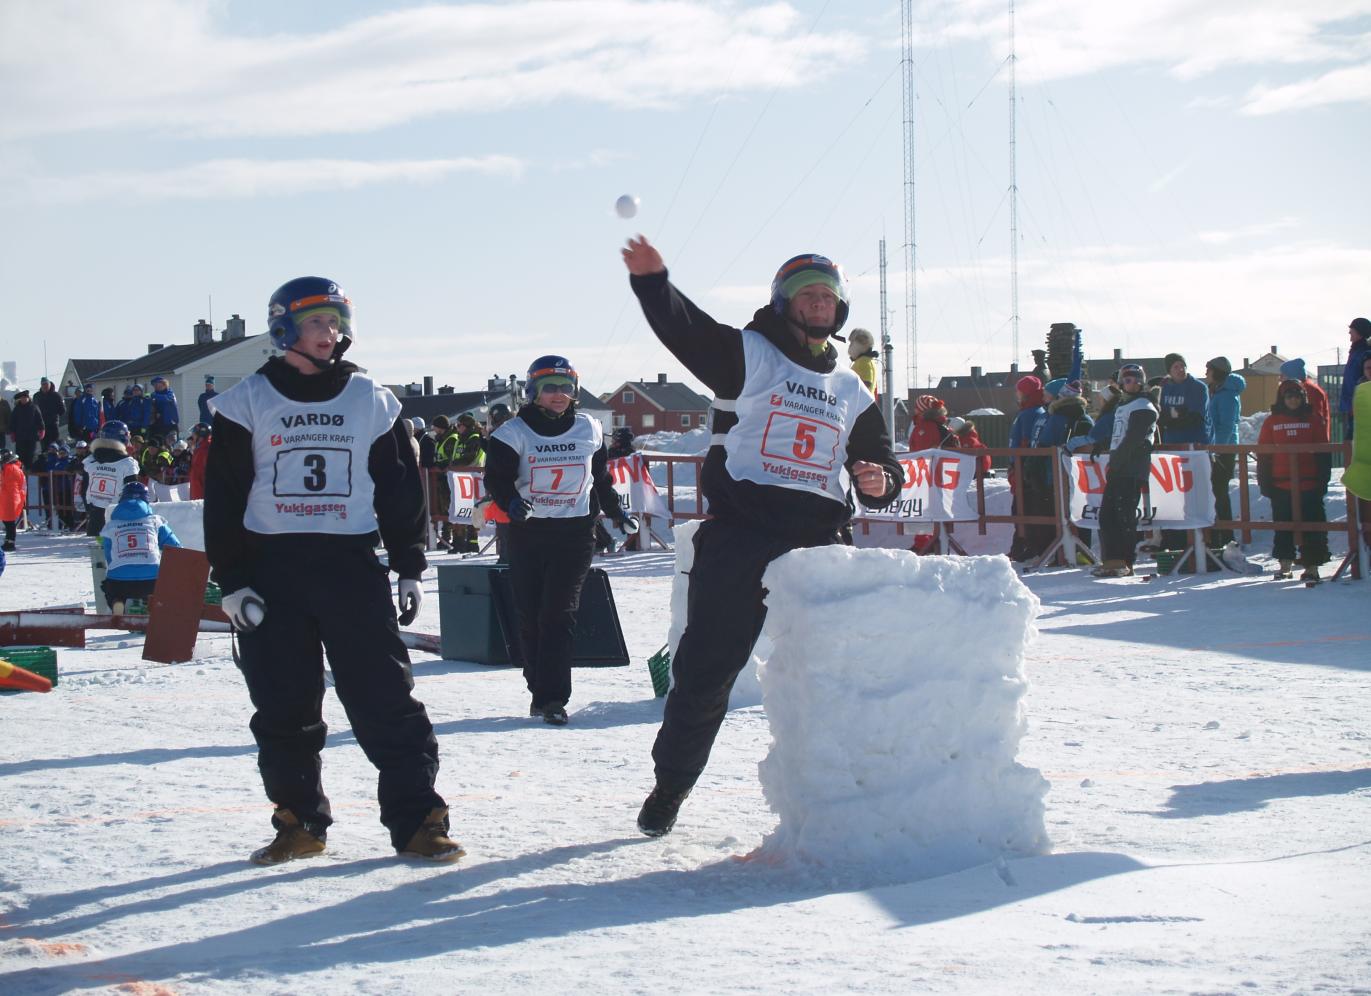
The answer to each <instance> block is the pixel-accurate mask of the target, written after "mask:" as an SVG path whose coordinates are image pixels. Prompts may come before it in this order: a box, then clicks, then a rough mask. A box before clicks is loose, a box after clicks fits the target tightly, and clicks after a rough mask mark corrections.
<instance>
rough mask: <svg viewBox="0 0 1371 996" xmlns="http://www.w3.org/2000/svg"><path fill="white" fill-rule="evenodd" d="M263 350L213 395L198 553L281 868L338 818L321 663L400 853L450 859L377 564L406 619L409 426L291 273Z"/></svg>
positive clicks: (330, 302) (414, 551)
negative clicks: (226, 638)
mask: <svg viewBox="0 0 1371 996" xmlns="http://www.w3.org/2000/svg"><path fill="white" fill-rule="evenodd" d="M267 312H268V313H267V322H268V326H267V328H268V331H269V332H270V334H271V339H272V344H273V345H274V346H275V347H276V348H277V349H279V350H281V351H282V353H283V355H282V356H277V357H272V358H271V359H270V360H268V361H267V362H266V364H265V365H263V366H262V367H261V368H260V369H259V370H258V371H257V372H256V373H254V374H252V375H251V376H249V377H247V378H246V379H244V380H243V381H241V382H240V383H238V384H236V385H234V386H233V387H232V388H230V389H229V390H227V391H225V392H223V393H222V394H219V395H217V396H216V397H215V398H213V399H211V400H210V402H209V404H210V408H211V410H212V411H213V412H214V423H213V432H212V436H211V442H210V452H209V459H208V462H207V464H206V466H205V513H204V522H205V552H206V553H207V555H208V556H209V561H210V564H211V566H212V567H213V570H214V579H215V581H216V582H218V584H219V586H220V587H221V588H222V589H223V592H224V611H225V612H226V613H227V614H228V616H229V619H230V620H231V622H232V623H233V626H234V629H235V631H236V632H237V633H238V638H239V641H240V644H241V663H240V667H241V669H242V672H243V677H244V679H245V680H246V682H247V686H248V694H249V695H250V696H251V698H252V704H253V706H254V707H255V709H256V712H255V713H254V715H253V717H252V722H251V729H252V734H253V737H254V738H255V739H256V741H257V749H258V757H257V765H258V768H259V770H260V771H261V773H262V781H263V784H264V785H265V787H266V794H267V797H268V798H269V799H270V800H271V801H272V802H273V803H274V804H275V807H276V808H275V812H274V814H273V815H272V825H273V826H274V827H275V829H276V839H275V840H273V841H272V842H271V843H270V844H268V845H267V846H265V847H263V848H261V849H259V850H257V851H255V852H254V853H253V855H252V860H253V861H254V862H255V863H257V864H278V863H280V862H282V861H289V860H292V859H294V858H305V857H311V856H313V855H316V854H319V853H320V852H322V851H323V850H324V838H325V835H326V832H327V830H328V827H329V825H330V824H331V823H332V822H333V815H332V810H331V808H330V805H329V800H328V796H326V795H325V794H324V787H323V782H322V779H321V777H320V757H319V752H320V751H321V750H322V748H323V746H324V738H325V734H326V733H327V727H326V726H325V725H324V720H323V716H322V711H321V710H322V706H323V698H324V669H323V657H324V655H325V654H327V656H328V661H329V667H330V669H331V670H332V672H333V679H334V688H335V689H336V691H337V693H338V698H339V700H340V701H341V702H342V703H343V707H344V708H345V709H346V710H347V715H348V720H349V721H350V722H351V724H352V732H353V734H354V735H355V736H356V737H357V742H358V744H360V745H361V747H362V750H363V751H364V752H365V753H366V756H367V759H368V760H369V761H371V763H372V764H373V765H375V766H376V767H377V768H378V769H379V771H380V777H379V779H378V781H377V796H378V799H379V801H380V805H381V822H382V823H383V824H384V825H385V826H386V828H387V829H388V830H389V831H390V839H391V843H392V844H393V845H394V847H395V849H396V851H398V852H399V853H400V854H402V855H407V856H414V857H421V858H426V859H429V860H434V861H454V860H456V859H457V858H459V857H461V856H462V854H463V853H464V852H463V850H462V848H461V845H459V844H458V843H456V842H455V841H453V840H451V839H450V838H449V837H448V835H447V830H448V810H447V805H446V804H445V803H444V802H443V800H442V798H441V797H440V796H439V795H438V793H437V792H436V791H435V790H434V783H435V781H436V779H437V774H438V743H437V740H436V739H435V737H434V735H433V726H432V724H431V723H430V722H429V718H428V714H427V712H425V710H424V707H423V704H422V703H420V702H418V701H417V700H416V699H415V698H414V696H413V695H412V694H411V693H412V692H413V690H414V678H413V675H412V674H411V673H410V667H409V655H408V653H407V651H406V650H405V646H404V643H403V642H401V640H400V633H399V628H398V626H397V624H396V616H395V606H394V605H393V603H392V602H391V593H390V580H389V578H388V577H387V569H386V567H385V566H384V565H382V564H381V562H380V561H379V560H378V559H377V557H376V553H375V546H376V542H377V538H378V534H379V538H380V540H381V542H383V543H384V544H385V548H386V553H387V555H388V559H389V562H390V568H389V569H390V570H393V571H395V572H396V573H397V574H398V575H399V576H400V600H401V603H402V606H403V608H404V612H403V613H402V615H401V617H400V622H402V623H405V624H408V623H410V622H412V621H413V619H414V616H415V614H416V613H417V612H418V609H419V602H420V601H421V599H422V589H421V588H420V585H419V578H420V575H421V574H422V573H423V570H424V568H425V567H426V566H427V564H426V562H425V559H424V552H423V550H424V530H425V525H426V520H427V516H428V512H427V509H426V508H425V505H424V492H423V488H422V484H421V482H420V478H419V470H418V466H417V464H416V461H415V457H414V448H413V447H412V446H411V445H410V441H409V436H410V429H409V423H408V422H407V421H405V420H404V419H402V418H400V417H399V414H400V404H399V402H398V401H397V400H396V399H395V396H394V395H393V394H391V393H390V391H388V390H386V389H385V388H384V387H382V386H381V385H380V384H377V383H376V382H375V381H373V380H371V378H369V377H366V376H365V375H363V374H361V373H359V372H358V370H357V367H356V366H354V365H353V364H351V363H348V362H347V361H345V360H343V359H342V355H343V352H344V351H345V350H346V349H347V348H348V347H349V346H350V345H351V344H352V339H353V325H352V302H351V301H349V300H348V297H347V295H346V294H344V293H343V291H342V289H341V288H339V287H338V285H337V284H335V283H333V282H332V281H330V280H327V279H324V278H322V277H300V278H298V279H296V280H292V281H290V282H289V283H286V284H284V285H282V286H281V287H280V288H279V289H278V290H277V291H276V293H275V294H273V295H272V297H271V301H270V302H269V304H268V309H267Z"/></svg>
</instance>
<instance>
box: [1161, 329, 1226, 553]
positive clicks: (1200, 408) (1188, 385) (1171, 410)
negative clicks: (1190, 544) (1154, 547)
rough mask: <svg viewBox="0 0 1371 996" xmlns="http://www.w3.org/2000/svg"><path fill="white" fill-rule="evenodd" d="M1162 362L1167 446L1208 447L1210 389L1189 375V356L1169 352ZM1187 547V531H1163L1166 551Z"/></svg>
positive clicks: (1162, 401) (1210, 429) (1165, 439)
mask: <svg viewBox="0 0 1371 996" xmlns="http://www.w3.org/2000/svg"><path fill="white" fill-rule="evenodd" d="M1162 362H1163V363H1164V364H1165V365H1166V378H1165V379H1164V380H1163V381H1162V384H1161V388H1162V400H1161V415H1160V417H1159V418H1158V421H1157V425H1158V427H1159V428H1160V429H1161V434H1162V443H1163V444H1164V445H1166V446H1179V445H1182V444H1187V443H1189V444H1192V445H1207V444H1208V443H1209V442H1210V441H1211V440H1212V438H1213V426H1212V425H1211V424H1210V422H1209V388H1207V387H1205V386H1204V384H1203V382H1201V381H1198V380H1196V379H1195V378H1194V377H1192V376H1191V375H1190V374H1189V373H1187V372H1186V363H1185V357H1184V356H1182V355H1181V354H1180V353H1167V354H1166V358H1165V359H1164V360H1163V361H1162ZM1185 544H1186V535H1185V530H1183V529H1163V530H1162V546H1163V548H1164V549H1167V550H1179V549H1181V548H1182V547H1184V546H1185Z"/></svg>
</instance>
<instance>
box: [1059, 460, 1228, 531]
mask: <svg viewBox="0 0 1371 996" xmlns="http://www.w3.org/2000/svg"><path fill="white" fill-rule="evenodd" d="M1108 468H1109V457H1107V456H1103V457H1094V458H1091V457H1089V456H1078V455H1074V454H1073V455H1072V457H1071V466H1070V468H1069V473H1068V476H1069V477H1070V480H1071V484H1070V490H1071V521H1072V522H1073V523H1075V524H1076V525H1077V526H1082V527H1086V528H1092V529H1093V528H1098V527H1099V524H1100V501H1101V499H1102V498H1103V497H1104V482H1105V476H1106V473H1107V471H1108ZM1213 522H1214V492H1213V490H1212V489H1211V487H1210V473H1209V454H1208V452H1205V451H1203V450H1197V451H1194V452H1180V453H1153V454H1152V472H1151V475H1150V476H1149V479H1148V492H1146V493H1144V494H1143V496H1142V498H1141V499H1140V500H1139V502H1138V528H1139V529H1147V528H1151V527H1153V526H1156V527H1158V528H1160V529H1203V528H1204V527H1206V526H1209V525H1212V524H1213Z"/></svg>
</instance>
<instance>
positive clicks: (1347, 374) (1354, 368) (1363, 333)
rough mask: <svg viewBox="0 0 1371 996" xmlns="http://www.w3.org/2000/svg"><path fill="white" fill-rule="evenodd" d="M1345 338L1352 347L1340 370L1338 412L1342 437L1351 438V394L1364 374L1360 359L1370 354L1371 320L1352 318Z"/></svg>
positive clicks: (1354, 391)
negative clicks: (1341, 425) (1342, 423)
mask: <svg viewBox="0 0 1371 996" xmlns="http://www.w3.org/2000/svg"><path fill="white" fill-rule="evenodd" d="M1347 338H1348V339H1349V340H1350V342H1351V346H1352V348H1351V349H1349V350H1348V351H1347V365H1346V366H1344V367H1343V370H1342V393H1341V394H1339V395H1338V413H1339V414H1340V415H1342V417H1343V419H1344V421H1345V423H1346V425H1347V431H1346V433H1344V435H1343V438H1344V439H1351V438H1352V395H1353V394H1355V393H1356V391H1357V385H1358V384H1360V383H1361V382H1362V379H1363V377H1364V376H1365V375H1364V373H1363V371H1362V361H1363V360H1364V359H1365V358H1366V356H1367V355H1368V354H1371V320H1367V319H1365V318H1354V319H1352V321H1351V322H1349V323H1348V325H1347Z"/></svg>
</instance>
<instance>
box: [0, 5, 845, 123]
mask: <svg viewBox="0 0 1371 996" xmlns="http://www.w3.org/2000/svg"><path fill="white" fill-rule="evenodd" d="M224 8H225V5H223V4H221V3H218V2H212V0H142V2H139V3H109V2H108V0H7V2H6V3H4V4H3V5H0V94H4V95H5V96H4V98H3V105H0V112H2V113H0V136H6V137H10V138H14V137H24V136H33V135H42V134H61V133H70V132H79V131H88V130H100V129H140V130H144V131H148V132H165V133H171V134H176V135H185V134H190V135H197V136H214V137H223V136H248V135H284V136H299V135H318V134H331V133H354V132H366V131H372V130H376V129H380V128H385V127H389V126H392V125H396V124H400V123H403V122H407V121H412V120H417V119H421V118H425V117H431V116H434V115H439V114H451V113H457V112H465V113H473V112H488V111H496V110H500V109H504V108H509V107H515V106H528V105H537V104H546V103H550V102H554V101H564V100H575V101H591V102H598V103H602V104H608V105H613V106H618V107H654V106H663V105H667V104H670V103H672V102H675V101H679V100H682V99H686V98H689V97H692V96H696V95H699V94H709V95H715V94H719V93H724V92H744V91H748V90H753V89H770V88H773V87H797V86H808V85H812V84H813V83H814V81H815V80H817V79H820V78H822V77H823V76H824V75H826V74H827V73H830V72H832V71H835V70H836V69H837V68H839V67H840V66H842V65H844V64H847V63H850V62H852V61H854V60H855V59H857V58H858V57H859V56H860V55H861V54H862V52H863V51H864V44H863V42H862V41H861V40H860V39H859V38H858V37H857V36H856V35H854V34H851V33H847V32H824V33H822V34H821V35H820V34H816V35H814V36H810V35H808V34H807V33H806V29H807V23H806V22H804V21H803V20H802V18H801V16H800V14H799V13H798V12H797V11H796V10H795V9H794V8H793V7H792V6H791V5H790V4H788V3H767V4H763V5H753V6H748V5H744V4H742V3H740V2H725V0H709V2H706V0H648V2H635V0H518V2H512V3H501V4H492V3H487V4H460V5H458V4H430V5H428V6H422V7H414V8H410V9H405V10H398V11H392V12H388V13H383V14H377V15H373V16H370V17H365V18H361V19H359V20H355V21H352V22H350V23H347V24H343V25H342V26H339V27H334V28H328V29H321V30H318V31H313V32H309V33H303V34H299V33H297V34H290V35H284V34H282V35H266V36H254V37H249V36H247V35H231V34H228V33H227V32H226V31H225V30H224V27H223V25H222V23H221V20H222V18H221V13H222V10H223V9H224ZM55 51H60V53H61V57H60V58H56V57H54V52H55Z"/></svg>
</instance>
